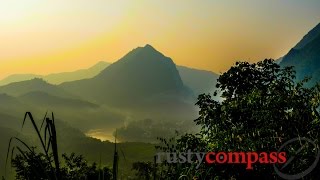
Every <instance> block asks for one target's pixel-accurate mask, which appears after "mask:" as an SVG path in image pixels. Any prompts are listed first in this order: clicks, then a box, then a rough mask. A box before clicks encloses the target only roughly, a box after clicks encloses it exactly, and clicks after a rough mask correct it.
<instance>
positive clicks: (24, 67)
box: [0, 0, 320, 78]
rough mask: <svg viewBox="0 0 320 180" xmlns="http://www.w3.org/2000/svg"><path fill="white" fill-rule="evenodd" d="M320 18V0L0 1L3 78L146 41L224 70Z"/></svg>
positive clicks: (282, 44) (113, 55) (70, 64)
mask: <svg viewBox="0 0 320 180" xmlns="http://www.w3.org/2000/svg"><path fill="white" fill-rule="evenodd" d="M319 22H320V1H319V0H305V1H304V0H175V1H172V0H157V1H155V0H45V1H44V0H8V1H5V0H0V43H1V44H0V78H3V77H5V76H7V75H9V74H15V73H36V74H48V73H51V72H60V71H72V70H76V69H80V68H86V67H89V66H91V65H93V64H95V63H96V62H97V61H101V60H104V61H109V62H114V61H116V60H118V59H119V58H121V57H122V56H123V55H125V54H126V53H127V52H128V51H130V50H132V49H133V48H135V47H137V46H144V45H145V44H147V43H148V44H151V45H152V46H154V47H155V48H156V49H158V50H159V51H161V52H162V53H164V54H165V55H166V56H169V57H171V58H172V59H173V60H174V62H175V63H176V64H179V65H185V66H190V67H195V68H200V69H207V70H211V71H215V72H223V71H225V70H227V69H228V68H229V67H230V66H231V65H232V64H233V63H234V62H235V61H237V60H249V61H251V62H253V61H258V60H261V59H264V58H278V57H280V56H282V55H284V54H286V53H287V52H288V51H289V49H290V48H291V47H293V46H294V45H295V44H296V43H297V42H298V41H299V40H300V39H301V38H302V37H303V35H305V33H307V32H308V31H309V30H310V29H312V28H313V27H314V26H315V25H316V24H318V23H319Z"/></svg>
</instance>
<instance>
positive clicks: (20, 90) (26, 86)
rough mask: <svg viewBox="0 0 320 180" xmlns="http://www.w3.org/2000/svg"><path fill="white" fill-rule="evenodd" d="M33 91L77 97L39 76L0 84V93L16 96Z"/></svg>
mask: <svg viewBox="0 0 320 180" xmlns="http://www.w3.org/2000/svg"><path fill="white" fill-rule="evenodd" d="M33 91H42V92H46V93H49V94H51V95H54V96H58V97H65V98H70V97H73V98H77V96H75V95H73V93H69V92H67V91H65V90H63V89H61V88H59V87H58V86H56V85H52V84H49V83H47V82H46V81H44V80H43V79H40V78H34V79H32V80H27V81H21V82H15V83H11V84H8V85H6V86H0V93H5V94H8V95H11V96H16V97H17V96H21V95H23V94H26V93H29V92H33Z"/></svg>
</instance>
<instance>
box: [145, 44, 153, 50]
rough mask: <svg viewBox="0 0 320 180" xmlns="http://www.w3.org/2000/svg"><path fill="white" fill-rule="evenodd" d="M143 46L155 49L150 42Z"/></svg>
mask: <svg viewBox="0 0 320 180" xmlns="http://www.w3.org/2000/svg"><path fill="white" fill-rule="evenodd" d="M143 48H149V49H154V50H155V48H154V47H152V46H151V45H150V44H146V45H145V46H144V47H143Z"/></svg>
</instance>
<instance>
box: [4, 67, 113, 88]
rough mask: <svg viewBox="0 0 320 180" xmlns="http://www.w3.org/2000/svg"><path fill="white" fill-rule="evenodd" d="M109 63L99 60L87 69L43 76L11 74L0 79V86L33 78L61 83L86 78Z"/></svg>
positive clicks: (51, 82) (92, 75)
mask: <svg viewBox="0 0 320 180" xmlns="http://www.w3.org/2000/svg"><path fill="white" fill-rule="evenodd" d="M109 65H110V63H108V62H105V61H100V62H98V63H97V64H95V65H94V66H92V67H90V68H88V69H80V70H77V71H72V72H62V73H52V74H48V75H45V76H42V75H36V74H13V75H10V76H8V77H6V78H4V79H2V80H0V86H3V85H7V84H10V83H13V82H20V81H26V80H31V79H34V78H42V79H44V80H45V81H47V82H48V83H50V84H61V83H63V82H68V81H75V80H80V79H87V78H91V77H94V76H96V75H97V74H99V73H100V72H101V71H102V70H103V69H105V68H106V67H108V66H109Z"/></svg>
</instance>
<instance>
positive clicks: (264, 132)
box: [175, 59, 320, 179]
mask: <svg viewBox="0 0 320 180" xmlns="http://www.w3.org/2000/svg"><path fill="white" fill-rule="evenodd" d="M308 80H309V79H304V80H303V81H300V82H296V81H295V72H294V70H293V67H284V68H282V67H280V66H279V65H278V64H276V63H275V62H274V61H273V60H270V59H266V60H264V61H261V62H258V63H253V64H250V63H248V62H237V63H236V65H235V66H233V67H231V68H230V69H229V70H228V71H227V72H225V73H223V74H222V75H221V76H220V77H219V79H218V81H217V85H216V86H217V88H218V90H217V91H215V92H214V93H213V96H221V98H222V100H221V101H217V100H214V98H213V97H212V96H211V95H210V94H201V95H199V97H198V102H197V103H196V105H197V106H199V108H200V110H199V117H198V118H197V119H196V120H195V122H196V124H197V125H199V126H201V131H200V133H199V134H198V135H185V136H182V137H181V138H180V140H178V141H177V146H176V147H175V148H176V151H185V150H186V149H191V150H194V151H199V150H201V151H206V152H208V151H226V152H230V151H236V152H239V151H247V152H248V151H258V152H261V151H266V152H272V151H277V150H279V148H280V147H281V145H282V144H283V143H284V142H286V141H288V140H290V139H292V138H296V137H298V138H299V137H306V138H309V139H312V140H314V141H315V142H317V143H318V142H319V139H320V138H319V130H320V128H319V125H320V124H319V120H320V117H319V114H318V111H317V108H318V107H319V102H320V99H319V97H320V93H319V92H320V91H319V90H320V88H319V87H320V86H319V85H316V86H314V87H311V88H306V87H305V85H304V84H305V83H306V82H308ZM292 146H299V144H298V145H292ZM300 147H301V146H300ZM293 149H295V148H293ZM296 149H298V148H296ZM286 150H287V151H288V153H289V154H290V153H291V150H290V148H288V149H286ZM306 151H309V153H307V152H305V153H303V155H304V157H303V158H304V160H305V162H304V163H305V164H304V163H296V164H295V165H294V166H292V167H291V168H288V170H287V172H288V173H294V172H301V171H300V170H303V169H304V168H305V167H306V166H307V165H306V164H307V163H308V162H311V161H312V160H313V159H312V158H313V157H312V155H310V151H311V153H316V149H312V148H311V147H308V148H307V150H306ZM189 168H190V169H191V170H193V171H194V173H193V174H192V176H196V177H201V175H203V173H206V177H208V176H209V177H211V178H213V177H215V178H216V179H230V178H237V179H238V178H239V179H248V178H258V177H259V178H261V179H276V178H278V176H277V175H276V174H275V172H274V169H273V166H271V165H269V166H262V165H261V166H259V165H257V166H255V167H254V170H252V171H248V170H246V168H245V167H244V166H239V165H226V166H224V165H216V166H207V165H203V166H201V167H200V168H199V169H194V168H193V167H192V165H189ZM318 169H319V166H318ZM188 172H192V171H188ZM314 172H315V171H314ZM180 173H182V172H180ZM208 174H209V175H208ZM309 176H310V177H316V176H315V175H314V174H311V175H309Z"/></svg>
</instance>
